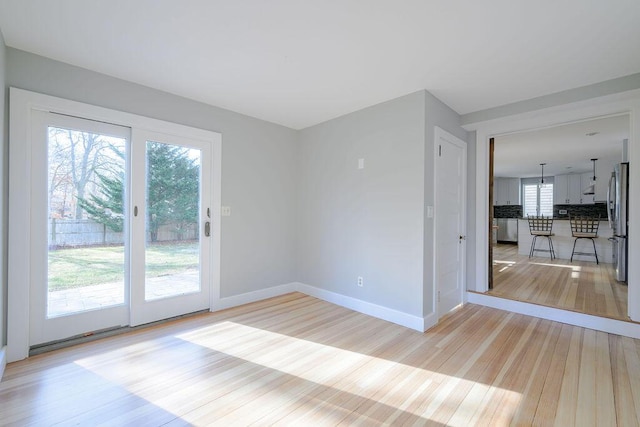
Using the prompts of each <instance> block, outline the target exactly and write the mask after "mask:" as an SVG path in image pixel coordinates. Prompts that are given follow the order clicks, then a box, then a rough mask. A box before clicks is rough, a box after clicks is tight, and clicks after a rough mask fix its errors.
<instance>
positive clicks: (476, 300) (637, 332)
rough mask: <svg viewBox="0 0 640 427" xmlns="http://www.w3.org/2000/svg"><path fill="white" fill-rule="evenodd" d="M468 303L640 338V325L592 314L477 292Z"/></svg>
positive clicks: (469, 294)
mask: <svg viewBox="0 0 640 427" xmlns="http://www.w3.org/2000/svg"><path fill="white" fill-rule="evenodd" d="M467 301H468V302H469V303H471V304H478V305H482V306H485V307H491V308H496V309H498V310H505V311H511V312H513V313H518V314H524V315H527V316H532V317H537V318H539V319H546V320H552V321H554V322H560V323H566V324H568V325H573V326H580V327H582V328H587V329H593V330H596V331H602V332H607V333H610V334H616V335H622V336H625V337H629V338H640V323H635V322H625V321H622V320H616V319H610V318H607V317H598V316H592V315H590V314H584V313H577V312H573V311H567V310H562V309H559V308H553V307H545V306H542V305H538V304H531V303H528V302H522V301H514V300H509V299H506V298H499V297H495V296H490V295H487V294H481V293H477V292H467Z"/></svg>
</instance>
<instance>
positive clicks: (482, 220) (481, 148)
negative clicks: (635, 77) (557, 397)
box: [463, 89, 640, 327]
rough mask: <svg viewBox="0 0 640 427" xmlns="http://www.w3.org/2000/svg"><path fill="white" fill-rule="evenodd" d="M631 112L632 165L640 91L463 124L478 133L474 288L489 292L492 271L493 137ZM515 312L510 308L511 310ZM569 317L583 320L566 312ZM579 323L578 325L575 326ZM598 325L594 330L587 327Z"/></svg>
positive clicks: (639, 231) (634, 214)
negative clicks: (490, 204)
mask: <svg viewBox="0 0 640 427" xmlns="http://www.w3.org/2000/svg"><path fill="white" fill-rule="evenodd" d="M624 113H626V114H629V117H630V135H629V161H630V163H631V164H632V165H640V89H635V90H632V91H628V92H622V93H618V94H614V95H607V96H603V97H598V98H593V99H590V100H587V101H580V102H574V103H570V104H564V105H560V106H556V107H549V108H544V109H540V110H536V111H531V112H527V113H521V114H514V115H512V116H508V117H502V118H500V119H493V120H487V121H483V122H478V123H471V124H466V125H463V128H464V129H466V130H467V131H476V182H475V185H476V213H475V218H476V231H475V233H476V234H475V237H476V242H475V249H474V250H475V253H476V263H475V283H473V284H472V285H471V286H470V287H469V290H472V291H476V292H482V293H484V292H487V290H488V273H489V269H488V266H489V259H488V251H487V248H488V247H489V233H488V222H489V214H488V212H489V194H488V191H489V139H490V138H491V137H494V136H497V135H504V134H509V133H516V132H525V131H531V130H535V129H541V128H545V127H552V126H557V125H562V124H567V123H572V122H577V121H582V120H588V119H593V118H598V117H604V116H609V115H616V114H624ZM629 174H630V176H629V183H630V185H632V186H633V188H640V167H632V168H631V170H630V172H629ZM629 211H630V223H631V224H638V223H640V200H639V199H638V198H637V197H636V198H633V197H632V198H631V199H630V201H629ZM628 240H629V253H632V254H639V253H640V227H633V226H631V227H629V237H628ZM628 273H629V280H628V284H629V308H628V310H629V316H630V317H631V319H633V320H635V321H639V320H640V265H637V264H634V263H629V272H628ZM505 309H509V308H505ZM566 316H574V317H576V321H578V320H577V318H578V317H579V316H577V315H574V314H572V313H568V312H567V313H566ZM572 324H575V323H572ZM585 327H593V326H585Z"/></svg>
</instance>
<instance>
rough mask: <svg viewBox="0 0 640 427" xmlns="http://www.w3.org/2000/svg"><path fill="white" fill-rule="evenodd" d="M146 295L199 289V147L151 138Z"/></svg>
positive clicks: (161, 295) (148, 147) (151, 297)
mask: <svg viewBox="0 0 640 427" xmlns="http://www.w3.org/2000/svg"><path fill="white" fill-rule="evenodd" d="M146 153H147V155H146V163H147V168H146V169H147V176H146V216H145V219H146V226H145V230H146V245H145V300H147V301H149V300H154V299H159V298H166V297H172V296H176V295H184V294H189V293H194V292H199V291H200V249H201V248H200V238H199V237H200V236H199V230H200V218H199V212H200V169H201V167H200V165H201V163H202V161H201V158H202V153H201V151H200V150H199V149H195V148H188V147H182V146H179V145H172V144H165V143H162V142H156V141H147V142H146Z"/></svg>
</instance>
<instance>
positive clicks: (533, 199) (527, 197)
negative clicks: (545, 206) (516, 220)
mask: <svg viewBox="0 0 640 427" xmlns="http://www.w3.org/2000/svg"><path fill="white" fill-rule="evenodd" d="M523 187H524V198H523V200H524V206H523V211H524V212H523V214H524V216H525V217H527V216H529V215H532V216H533V215H537V210H538V207H537V205H538V185H537V184H525V185H524V186H523Z"/></svg>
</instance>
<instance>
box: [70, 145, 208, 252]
mask: <svg viewBox="0 0 640 427" xmlns="http://www.w3.org/2000/svg"><path fill="white" fill-rule="evenodd" d="M188 152H189V149H186V148H183V147H178V146H175V145H168V144H163V143H159V142H148V143H147V200H146V202H147V232H148V233H149V234H150V238H151V241H152V242H155V241H157V240H158V230H159V229H160V227H161V226H162V225H165V224H173V225H174V226H175V228H176V231H177V232H178V235H181V234H182V233H183V232H185V231H186V229H187V228H188V227H189V226H190V225H193V224H197V222H198V199H199V175H200V166H199V163H198V161H197V159H192V158H190V157H189V155H188ZM96 176H97V177H98V183H97V185H98V187H99V189H100V191H99V192H100V194H99V195H91V196H90V197H89V199H79V203H80V204H81V205H82V208H83V209H84V210H85V211H86V212H87V214H88V216H89V217H90V218H91V219H93V220H94V221H96V222H99V223H101V224H105V225H106V226H107V227H109V228H110V229H111V230H113V231H122V229H123V224H124V215H123V211H124V204H123V194H124V173H121V174H119V175H118V176H116V177H113V178H111V177H107V176H105V175H101V174H96Z"/></svg>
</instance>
